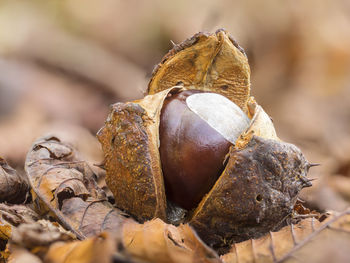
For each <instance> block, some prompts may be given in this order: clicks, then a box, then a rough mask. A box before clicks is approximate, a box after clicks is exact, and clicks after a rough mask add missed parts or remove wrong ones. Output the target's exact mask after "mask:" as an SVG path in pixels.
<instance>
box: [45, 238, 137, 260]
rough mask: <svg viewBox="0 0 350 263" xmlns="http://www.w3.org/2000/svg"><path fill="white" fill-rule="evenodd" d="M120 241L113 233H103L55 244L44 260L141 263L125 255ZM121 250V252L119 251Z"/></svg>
mask: <svg viewBox="0 0 350 263" xmlns="http://www.w3.org/2000/svg"><path fill="white" fill-rule="evenodd" d="M119 242H120V239H119V238H118V237H117V236H116V235H115V234H112V233H102V234H100V235H99V236H96V237H91V238H88V239H85V240H84V241H75V242H69V243H63V242H57V243H55V244H53V245H52V246H51V247H50V249H49V251H48V253H47V254H46V256H45V258H44V260H45V262H51V263H69V262H84V263H90V262H91V263H94V262H100V263H109V262H125V263H141V262H140V261H138V260H135V259H131V258H130V257H129V256H127V255H125V253H123V252H124V251H123V247H122V245H121V244H120V243H119ZM119 250H120V251H119Z"/></svg>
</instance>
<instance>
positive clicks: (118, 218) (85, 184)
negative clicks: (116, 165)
mask: <svg viewBox="0 0 350 263" xmlns="http://www.w3.org/2000/svg"><path fill="white" fill-rule="evenodd" d="M25 170H26V172H27V175H28V178H29V181H30V184H31V186H32V189H33V192H34V195H33V196H34V197H33V198H34V203H35V204H36V207H37V209H38V210H39V211H40V212H41V213H46V212H49V213H50V214H51V216H53V217H54V218H56V219H57V220H58V221H59V222H60V223H61V224H62V225H63V226H64V227H65V228H66V229H68V230H70V231H72V232H73V233H74V234H75V235H76V236H77V237H78V238H80V239H84V238H85V237H87V236H93V235H96V234H99V233H100V232H102V231H104V230H109V229H113V230H117V229H118V228H119V227H120V226H121V222H123V221H124V220H131V219H126V218H125V217H124V214H123V213H122V212H121V211H119V210H118V209H115V208H114V207H112V205H111V204H110V203H109V202H108V201H107V199H106V195H105V193H104V192H103V191H102V189H100V188H99V187H98V186H97V183H96V175H95V174H94V173H93V171H92V170H91V169H90V167H89V166H88V165H87V164H86V163H85V162H84V161H81V160H79V159H78V158H77V155H76V153H75V151H74V149H73V148H72V147H71V146H69V145H67V144H65V143H62V142H61V141H60V140H59V139H58V138H56V137H47V138H43V139H39V140H38V141H37V142H36V143H34V145H33V147H32V149H31V150H30V152H29V153H28V156H27V160H26V164H25Z"/></svg>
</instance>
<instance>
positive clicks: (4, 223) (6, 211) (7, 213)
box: [0, 204, 38, 262]
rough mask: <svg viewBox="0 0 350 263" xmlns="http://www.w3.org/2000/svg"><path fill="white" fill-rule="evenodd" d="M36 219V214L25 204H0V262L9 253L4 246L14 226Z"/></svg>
mask: <svg viewBox="0 0 350 263" xmlns="http://www.w3.org/2000/svg"><path fill="white" fill-rule="evenodd" d="M37 219H38V215H37V214H36V213H35V212H34V211H33V210H31V209H30V208H29V207H27V206H24V205H12V206H9V205H6V204H0V251H1V252H0V262H2V261H1V260H4V259H6V258H7V257H8V255H9V253H8V251H7V250H6V246H7V243H8V240H9V239H10V237H11V236H12V233H13V231H14V229H15V228H16V226H18V225H20V224H22V223H33V222H34V221H35V220H37Z"/></svg>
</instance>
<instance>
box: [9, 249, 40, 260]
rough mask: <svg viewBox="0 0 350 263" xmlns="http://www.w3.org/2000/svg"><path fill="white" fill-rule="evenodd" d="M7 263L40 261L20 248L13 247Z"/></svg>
mask: <svg viewBox="0 0 350 263" xmlns="http://www.w3.org/2000/svg"><path fill="white" fill-rule="evenodd" d="M7 262H8V263H22V262H26V263H41V262H42V261H41V259H40V258H39V257H37V256H35V255H34V254H32V253H30V252H29V251H28V250H27V249H25V248H23V247H20V246H13V247H12V249H11V254H10V256H9V258H8V261H7Z"/></svg>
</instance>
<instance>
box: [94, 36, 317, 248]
mask: <svg viewBox="0 0 350 263" xmlns="http://www.w3.org/2000/svg"><path fill="white" fill-rule="evenodd" d="M178 83H182V85H181V86H177V84H178ZM148 93H149V95H147V96H146V97H144V98H143V99H141V100H137V101H133V102H127V103H116V104H114V105H112V106H111V112H110V114H109V116H108V118H107V120H106V122H105V125H104V127H103V128H102V129H101V130H100V131H99V132H98V134H97V136H98V139H99V141H100V143H101V145H102V149H103V152H104V157H105V161H104V167H105V169H106V183H107V185H108V187H109V188H110V189H111V191H112V193H113V195H114V197H115V202H116V205H117V206H118V207H119V208H121V209H123V210H124V211H126V212H127V213H128V214H130V215H131V216H133V217H135V218H136V219H137V220H139V221H140V222H144V221H146V220H150V219H152V218H155V217H158V218H161V219H163V220H164V221H166V222H169V223H179V222H184V223H186V222H188V223H189V224H190V225H191V226H192V227H194V229H195V230H196V231H197V233H198V234H199V236H200V237H201V238H202V239H203V240H204V241H205V242H206V243H207V244H209V245H211V246H212V247H215V248H220V247H226V246H228V245H229V244H230V243H232V242H238V241H242V240H245V239H248V238H256V237H259V236H261V235H263V234H264V233H266V232H268V231H271V230H276V227H280V226H282V225H283V224H281V222H282V221H283V220H285V219H286V218H287V217H288V216H290V215H291V213H292V209H293V206H294V204H295V202H296V200H297V195H298V193H299V192H300V190H301V189H302V188H303V187H308V186H310V185H311V184H310V182H309V180H308V179H307V178H306V175H307V171H308V169H309V167H310V164H309V163H308V162H307V161H306V159H305V158H304V156H303V154H302V153H301V151H300V150H299V149H298V148H297V147H295V146H294V145H292V144H288V143H285V142H283V141H281V140H280V139H279V138H278V137H277V135H276V132H275V129H274V126H273V123H272V121H271V119H270V117H269V116H268V115H267V114H266V113H265V111H264V110H263V109H262V107H261V106H259V105H258V104H257V103H256V102H255V100H254V98H252V97H250V69H249V65H248V61H247V58H246V56H245V54H244V52H243V50H242V49H241V48H240V47H239V46H238V44H237V43H236V42H235V41H234V40H233V39H232V38H231V37H230V36H229V35H228V34H227V33H226V32H225V31H223V30H219V31H217V32H216V33H214V34H204V33H199V34H196V35H194V36H193V37H192V38H190V39H188V40H186V41H185V42H183V43H181V44H179V45H177V46H175V47H174V48H173V49H172V50H171V51H170V52H169V53H168V54H167V55H166V56H165V57H164V59H163V60H162V62H161V63H160V64H159V65H158V67H157V68H156V69H155V71H154V72H153V76H152V79H151V81H150V83H149V87H148ZM173 204H175V206H174V205H173ZM179 207H180V208H179ZM181 208H182V209H181ZM183 209H185V210H191V211H188V213H187V214H186V213H185V214H184V213H180V212H179V211H183ZM174 215H175V216H174Z"/></svg>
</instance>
